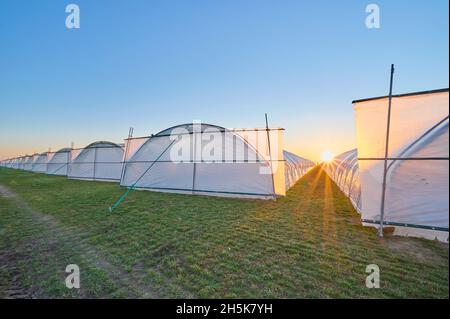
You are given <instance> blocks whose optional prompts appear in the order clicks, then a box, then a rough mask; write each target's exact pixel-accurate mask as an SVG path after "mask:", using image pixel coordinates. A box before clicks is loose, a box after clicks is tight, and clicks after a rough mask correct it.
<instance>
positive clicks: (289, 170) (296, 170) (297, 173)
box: [283, 150, 316, 190]
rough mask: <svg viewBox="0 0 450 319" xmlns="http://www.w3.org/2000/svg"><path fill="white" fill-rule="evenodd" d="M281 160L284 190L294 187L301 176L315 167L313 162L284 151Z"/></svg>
mask: <svg viewBox="0 0 450 319" xmlns="http://www.w3.org/2000/svg"><path fill="white" fill-rule="evenodd" d="M283 158H284V160H285V167H284V170H285V183H286V190H288V189H289V188H291V187H292V186H294V184H295V183H296V182H297V181H298V180H299V179H300V178H301V177H302V176H303V175H305V174H306V173H308V172H309V170H311V169H312V168H313V167H314V166H315V165H316V164H315V163H314V162H312V161H310V160H307V159H305V158H303V157H300V156H298V155H295V154H293V153H291V152H288V151H286V150H285V151H283Z"/></svg>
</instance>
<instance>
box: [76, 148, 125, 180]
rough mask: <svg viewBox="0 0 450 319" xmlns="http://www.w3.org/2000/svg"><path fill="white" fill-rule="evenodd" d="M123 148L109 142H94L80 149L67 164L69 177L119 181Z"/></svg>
mask: <svg viewBox="0 0 450 319" xmlns="http://www.w3.org/2000/svg"><path fill="white" fill-rule="evenodd" d="M122 160H123V148H122V147H121V146H120V145H118V144H115V143H111V142H105V141H100V142H95V143H92V144H89V145H88V146H86V147H85V148H84V149H82V150H80V151H79V153H78V155H77V156H76V157H74V159H73V160H72V161H71V162H70V164H69V171H68V177H69V178H71V179H82V180H99V181H117V182H119V181H120V177H121V173H122V166H123V163H122Z"/></svg>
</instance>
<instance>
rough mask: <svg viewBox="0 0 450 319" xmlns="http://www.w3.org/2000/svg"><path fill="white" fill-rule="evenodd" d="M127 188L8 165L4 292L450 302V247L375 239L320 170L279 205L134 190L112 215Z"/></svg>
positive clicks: (2, 175)
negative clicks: (371, 277) (72, 273)
mask: <svg viewBox="0 0 450 319" xmlns="http://www.w3.org/2000/svg"><path fill="white" fill-rule="evenodd" d="M124 191H125V189H124V188H120V187H119V186H118V185H117V184H114V183H102V182H87V181H75V180H67V179H66V178H63V177H54V176H46V175H43V174H35V173H29V172H24V171H17V170H10V169H4V168H3V169H2V168H0V298H5V297H9V298H24V297H25V298H27V297H28V298H29V297H35V298H38V297H44V298H55V297H56V298H60V297H62V298H66V297H68V298H70V297H75V298H98V297H101V298H123V297H138V298H170V297H172V298H177V297H187V298H221V297H227V298H228V297H229V298H417V297H424V298H448V297H449V293H448V290H449V259H448V258H449V250H448V245H445V244H441V243H438V242H434V241H428V240H421V239H411V238H397V237H389V236H388V237H385V238H383V239H380V238H378V237H377V236H376V234H375V230H374V229H373V228H363V227H362V226H361V225H360V223H359V215H358V214H357V213H356V212H355V211H354V209H353V207H352V206H351V204H350V202H349V200H348V199H347V198H346V197H345V196H344V195H343V194H342V193H341V192H340V191H339V189H338V188H337V186H336V185H335V184H333V182H332V181H331V180H330V178H328V176H327V175H326V174H325V173H324V172H323V171H322V170H321V169H320V168H316V169H314V170H313V171H311V172H310V173H308V174H307V175H306V176H305V177H303V178H302V179H301V180H300V181H299V182H298V183H297V184H296V185H295V186H294V187H293V188H292V189H291V190H290V191H289V192H288V195H287V196H286V197H285V198H281V199H278V200H277V201H262V200H240V199H230V198H216V197H204V196H190V195H179V194H165V193H155V192H147V191H133V192H131V193H130V195H129V196H128V197H127V198H126V199H125V200H124V201H123V202H122V203H121V205H120V206H119V207H118V208H117V209H116V210H115V211H114V212H113V213H109V212H108V207H109V206H110V205H111V204H113V203H114V201H115V200H116V199H117V198H118V197H119V196H120V195H122V194H123V192H124ZM68 264H77V265H78V266H79V267H80V272H81V288H80V289H72V290H70V289H68V288H66V286H65V281H64V280H65V277H66V276H67V274H66V273H65V268H66V265H68ZM369 264H377V265H378V266H379V267H380V272H381V288H379V289H368V288H366V286H365V278H366V276H367V275H368V274H367V273H366V272H365V269H366V266H367V265H369Z"/></svg>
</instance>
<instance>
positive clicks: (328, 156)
mask: <svg viewBox="0 0 450 319" xmlns="http://www.w3.org/2000/svg"><path fill="white" fill-rule="evenodd" d="M333 157H334V155H333V153H332V152H330V151H325V152H323V153H322V156H321V158H322V161H324V162H325V163H329V162H331V161H332V160H333Z"/></svg>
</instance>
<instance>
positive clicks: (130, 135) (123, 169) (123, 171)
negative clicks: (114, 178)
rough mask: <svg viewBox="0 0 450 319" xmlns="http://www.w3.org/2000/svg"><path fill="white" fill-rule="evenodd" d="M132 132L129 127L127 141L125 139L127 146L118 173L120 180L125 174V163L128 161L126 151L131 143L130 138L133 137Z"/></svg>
mask: <svg viewBox="0 0 450 319" xmlns="http://www.w3.org/2000/svg"><path fill="white" fill-rule="evenodd" d="M133 131H134V129H133V128H132V127H130V129H129V130H128V139H127V145H126V146H125V153H124V156H123V163H122V172H121V173H120V180H121V181H122V179H123V174H124V173H125V162H126V161H127V160H128V150H129V149H130V147H129V145H130V143H131V138H132V137H133Z"/></svg>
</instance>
